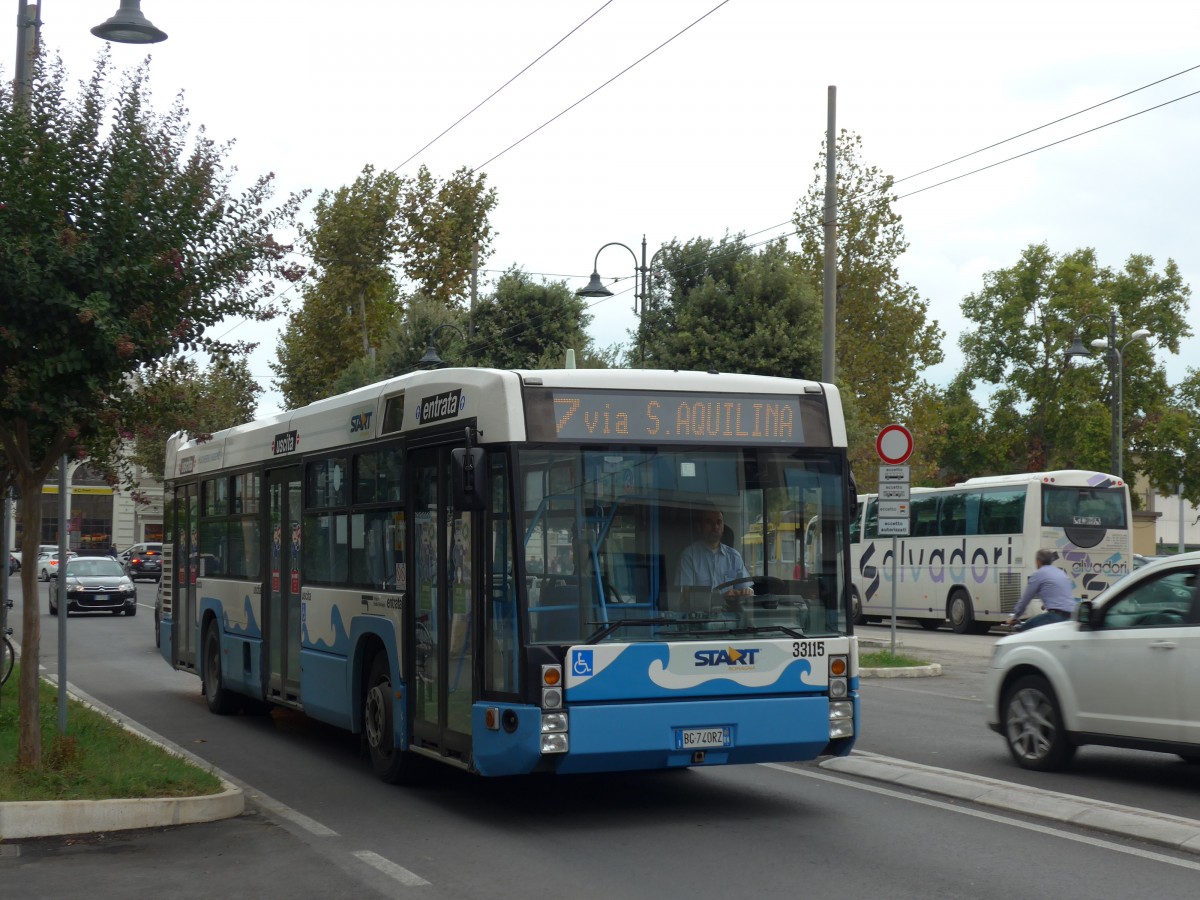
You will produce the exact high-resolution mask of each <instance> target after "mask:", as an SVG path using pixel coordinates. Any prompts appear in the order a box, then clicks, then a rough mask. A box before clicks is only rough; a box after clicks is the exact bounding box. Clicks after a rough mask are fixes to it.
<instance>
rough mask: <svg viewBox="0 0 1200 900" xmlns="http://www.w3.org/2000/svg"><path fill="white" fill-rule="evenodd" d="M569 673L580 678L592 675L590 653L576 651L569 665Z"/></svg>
mask: <svg viewBox="0 0 1200 900" xmlns="http://www.w3.org/2000/svg"><path fill="white" fill-rule="evenodd" d="M571 671H572V672H573V673H574V674H576V675H579V676H580V677H584V676H588V675H591V674H592V651H591V650H576V651H575V659H574V660H573V661H572V663H571Z"/></svg>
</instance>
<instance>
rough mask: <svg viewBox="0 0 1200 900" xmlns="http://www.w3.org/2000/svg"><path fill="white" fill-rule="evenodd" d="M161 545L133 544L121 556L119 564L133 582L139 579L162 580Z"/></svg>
mask: <svg viewBox="0 0 1200 900" xmlns="http://www.w3.org/2000/svg"><path fill="white" fill-rule="evenodd" d="M162 550H163V545H162V544H153V543H146V544H134V545H133V546H132V547H130V548H129V549H128V550H126V551H125V552H124V553H122V554H121V556H120V560H121V564H122V565H123V566H125V571H126V572H128V573H129V577H130V578H132V579H133V580H134V581H137V580H138V579H139V578H152V579H154V580H155V581H158V579H160V578H162Z"/></svg>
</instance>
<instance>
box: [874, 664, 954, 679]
mask: <svg viewBox="0 0 1200 900" xmlns="http://www.w3.org/2000/svg"><path fill="white" fill-rule="evenodd" d="M941 674H942V664H941V663H930V664H929V665H927V666H889V667H887V668H883V669H862V668H860V669H859V670H858V677H859V678H928V677H930V676H933V675H941Z"/></svg>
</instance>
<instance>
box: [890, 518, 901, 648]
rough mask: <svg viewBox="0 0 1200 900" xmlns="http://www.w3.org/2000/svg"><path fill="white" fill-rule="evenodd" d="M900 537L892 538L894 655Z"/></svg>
mask: <svg viewBox="0 0 1200 900" xmlns="http://www.w3.org/2000/svg"><path fill="white" fill-rule="evenodd" d="M898 543H899V539H898V538H892V656H895V655H896V556H897V555H898V554H899V552H900V551H899V550H898V549H897V545H898Z"/></svg>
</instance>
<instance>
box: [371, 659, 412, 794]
mask: <svg viewBox="0 0 1200 900" xmlns="http://www.w3.org/2000/svg"><path fill="white" fill-rule="evenodd" d="M395 734H396V729H395V723H394V721H393V719H392V676H391V672H390V671H389V668H388V658H387V654H386V653H376V654H375V656H374V657H373V658H372V659H371V668H370V674H369V675H368V676H367V690H366V694H365V695H364V697H363V736H364V737H365V739H366V742H367V750H368V751H369V752H370V754H371V767H372V768H373V769H374V770H375V774H376V775H378V776H379V778H380V779H382V780H383V781H386V782H387V783H388V784H400V783H403V782H405V781H406V780H407V779H408V777H409V776H410V774H411V772H410V770H411V768H412V765H413V763H412V760H410V759H409V756H410V754H408V753H406V752H404V751H403V750H398V749H396V738H395Z"/></svg>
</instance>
